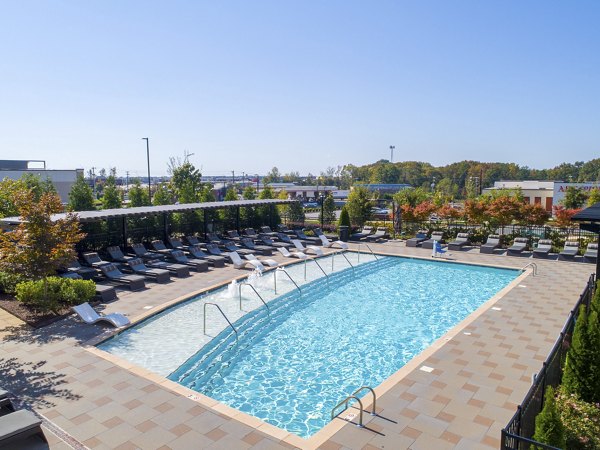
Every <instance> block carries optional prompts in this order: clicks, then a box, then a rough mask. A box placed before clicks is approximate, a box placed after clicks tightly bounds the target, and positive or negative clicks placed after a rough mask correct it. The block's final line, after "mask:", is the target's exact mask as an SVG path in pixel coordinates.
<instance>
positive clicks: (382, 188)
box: [357, 183, 412, 194]
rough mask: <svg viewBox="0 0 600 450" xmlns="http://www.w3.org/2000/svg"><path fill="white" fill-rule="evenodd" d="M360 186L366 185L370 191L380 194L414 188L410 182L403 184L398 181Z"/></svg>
mask: <svg viewBox="0 0 600 450" xmlns="http://www.w3.org/2000/svg"><path fill="white" fill-rule="evenodd" d="M357 186H358V185H357ZM360 186H361V187H364V188H365V189H367V190H368V191H371V192H379V193H380V194H395V193H397V192H398V191H401V190H403V189H410V188H412V186H411V185H410V184H403V183H398V184H392V183H390V184H385V183H379V184H361V185H360Z"/></svg>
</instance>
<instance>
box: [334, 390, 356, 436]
mask: <svg viewBox="0 0 600 450" xmlns="http://www.w3.org/2000/svg"><path fill="white" fill-rule="evenodd" d="M353 399H354V400H356V401H357V402H358V404H359V405H360V408H359V409H358V411H359V416H358V425H357V426H359V427H360V428H363V427H364V425H363V404H362V402H361V401H360V398H358V397H355V396H354V395H349V396H348V397H346V398H345V399H344V400H342V401H341V402H339V403H338V404H337V405H335V406H334V407H333V409H332V410H331V420H333V419H334V418H336V417H337V416H339V415H340V414H341V412H340V414H336V415H334V414H333V413H334V412H335V410H336V409H338V408H339V407H340V406H342V405H346V407H345V408H344V411H345V410H347V409H348V402H349V401H350V400H353Z"/></svg>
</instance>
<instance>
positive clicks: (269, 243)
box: [258, 234, 294, 248]
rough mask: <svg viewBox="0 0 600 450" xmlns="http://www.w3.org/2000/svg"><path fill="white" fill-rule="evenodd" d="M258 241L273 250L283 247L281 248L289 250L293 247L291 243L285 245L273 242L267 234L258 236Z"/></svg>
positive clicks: (284, 243)
mask: <svg viewBox="0 0 600 450" xmlns="http://www.w3.org/2000/svg"><path fill="white" fill-rule="evenodd" d="M258 241H259V242H262V243H263V244H264V245H267V246H269V247H273V248H279V247H283V248H290V247H293V246H294V244H292V243H287V242H274V241H273V239H271V237H270V236H269V235H267V234H261V235H259V236H258Z"/></svg>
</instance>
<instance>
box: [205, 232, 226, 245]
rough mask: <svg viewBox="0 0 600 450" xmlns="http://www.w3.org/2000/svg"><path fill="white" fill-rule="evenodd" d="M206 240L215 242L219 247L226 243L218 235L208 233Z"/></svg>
mask: <svg viewBox="0 0 600 450" xmlns="http://www.w3.org/2000/svg"><path fill="white" fill-rule="evenodd" d="M206 239H207V240H208V242H214V243H215V244H218V245H221V244H223V242H225V241H224V240H223V239H221V238H220V237H219V236H218V235H217V233H206Z"/></svg>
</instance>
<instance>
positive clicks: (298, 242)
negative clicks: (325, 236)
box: [292, 239, 324, 256]
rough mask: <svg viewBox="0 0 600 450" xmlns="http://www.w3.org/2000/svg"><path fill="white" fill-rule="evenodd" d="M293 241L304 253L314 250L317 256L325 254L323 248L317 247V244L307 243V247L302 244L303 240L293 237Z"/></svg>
mask: <svg viewBox="0 0 600 450" xmlns="http://www.w3.org/2000/svg"><path fill="white" fill-rule="evenodd" d="M292 243H293V244H294V245H295V246H296V248H297V249H298V250H300V251H301V252H303V253H308V251H309V250H311V251H313V252H314V253H315V255H317V256H323V254H324V253H323V250H321V249H320V248H319V247H317V246H316V245H307V246H306V247H305V246H304V245H302V242H300V241H299V240H298V239H292Z"/></svg>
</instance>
